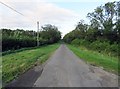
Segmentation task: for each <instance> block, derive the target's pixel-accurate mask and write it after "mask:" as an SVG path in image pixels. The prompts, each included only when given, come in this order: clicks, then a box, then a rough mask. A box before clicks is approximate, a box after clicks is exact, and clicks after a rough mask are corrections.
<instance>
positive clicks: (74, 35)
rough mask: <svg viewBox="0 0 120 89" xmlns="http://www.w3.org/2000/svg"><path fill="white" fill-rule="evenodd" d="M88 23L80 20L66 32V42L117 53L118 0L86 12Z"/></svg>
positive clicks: (119, 12) (118, 30)
mask: <svg viewBox="0 0 120 89" xmlns="http://www.w3.org/2000/svg"><path fill="white" fill-rule="evenodd" d="M87 17H88V18H89V19H90V24H89V25H88V24H85V23H84V20H80V22H79V23H78V24H77V26H76V28H75V29H74V30H73V31H71V32H69V33H68V34H66V35H65V36H64V38H63V40H64V41H65V42H67V43H71V44H76V45H81V46H85V47H87V48H89V49H93V50H97V51H99V52H106V53H109V54H110V55H111V54H114V55H118V45H120V43H119V42H120V1H118V2H108V3H106V4H105V5H104V6H99V7H97V8H96V9H94V12H91V13H88V14H87Z"/></svg>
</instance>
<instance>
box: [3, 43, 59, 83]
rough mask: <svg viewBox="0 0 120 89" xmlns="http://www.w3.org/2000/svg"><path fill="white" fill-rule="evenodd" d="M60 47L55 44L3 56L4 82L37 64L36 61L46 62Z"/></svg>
mask: <svg viewBox="0 0 120 89" xmlns="http://www.w3.org/2000/svg"><path fill="white" fill-rule="evenodd" d="M58 47H59V44H53V45H48V46H43V47H39V48H35V49H28V50H23V51H20V52H15V53H12V54H8V55H4V56H2V66H3V67H2V78H3V83H8V82H10V81H11V80H13V79H15V78H16V77H18V75H20V74H22V73H24V72H25V71H26V70H28V69H29V68H31V67H32V66H34V65H36V63H43V62H45V61H46V60H47V59H48V57H49V56H50V55H51V53H52V52H53V51H55V49H57V48H58Z"/></svg>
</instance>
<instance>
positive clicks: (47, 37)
mask: <svg viewBox="0 0 120 89" xmlns="http://www.w3.org/2000/svg"><path fill="white" fill-rule="evenodd" d="M1 30H2V51H7V50H16V49H20V48H23V47H35V46H37V32H35V31H24V30H20V29H17V30H10V29H1ZM41 30H42V31H40V32H39V46H40V45H46V44H52V43H56V42H58V41H59V40H60V39H61V32H60V31H58V28H57V27H56V26H53V25H50V24H47V25H45V26H42V29H41Z"/></svg>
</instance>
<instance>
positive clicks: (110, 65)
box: [67, 45, 120, 74]
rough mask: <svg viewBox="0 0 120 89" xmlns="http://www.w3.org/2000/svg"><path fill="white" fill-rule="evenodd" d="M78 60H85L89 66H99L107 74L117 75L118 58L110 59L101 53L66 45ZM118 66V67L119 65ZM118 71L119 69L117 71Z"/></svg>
mask: <svg viewBox="0 0 120 89" xmlns="http://www.w3.org/2000/svg"><path fill="white" fill-rule="evenodd" d="M67 46H68V47H69V48H70V49H71V50H72V51H73V52H74V53H75V54H76V55H77V56H78V57H79V58H81V59H83V60H85V61H86V62H88V63H89V64H92V65H95V66H101V67H103V68H104V69H105V70H107V71H109V72H113V73H116V74H118V58H117V57H110V56H107V55H104V54H101V53H97V52H94V51H91V50H87V49H85V48H82V47H75V46H72V45H67ZM119 66H120V65H119ZM119 70H120V69H119Z"/></svg>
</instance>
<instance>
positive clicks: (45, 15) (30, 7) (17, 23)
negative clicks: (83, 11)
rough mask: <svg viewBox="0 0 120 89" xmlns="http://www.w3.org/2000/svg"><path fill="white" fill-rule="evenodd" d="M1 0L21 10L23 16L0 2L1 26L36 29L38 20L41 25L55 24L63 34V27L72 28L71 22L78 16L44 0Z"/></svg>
mask: <svg viewBox="0 0 120 89" xmlns="http://www.w3.org/2000/svg"><path fill="white" fill-rule="evenodd" d="M2 2H4V3H6V4H7V5H9V6H11V7H12V8H14V9H16V10H17V11H19V12H21V13H22V14H24V16H21V15H20V14H18V13H16V12H14V11H12V10H10V9H9V8H7V7H5V6H4V5H1V4H0V8H2V9H1V14H0V17H1V21H0V22H1V26H0V27H1V28H6V27H7V28H15V29H16V28H23V29H36V22H37V21H40V24H41V25H44V24H54V25H57V26H58V27H59V28H60V30H61V32H62V33H63V34H65V33H67V31H65V29H66V30H68V31H69V30H71V29H70V28H73V27H74V26H73V24H74V23H75V22H76V21H77V19H76V18H78V17H79V16H78V15H77V14H76V13H75V12H73V11H71V10H68V9H64V8H61V7H58V6H56V5H55V4H52V3H50V2H49V3H48V2H46V1H39V0H30V1H28V0H26V1H24V0H21V1H18V0H17V1H16V0H2ZM66 25H67V26H66ZM63 26H64V27H63ZM68 28H69V29H68Z"/></svg>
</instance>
